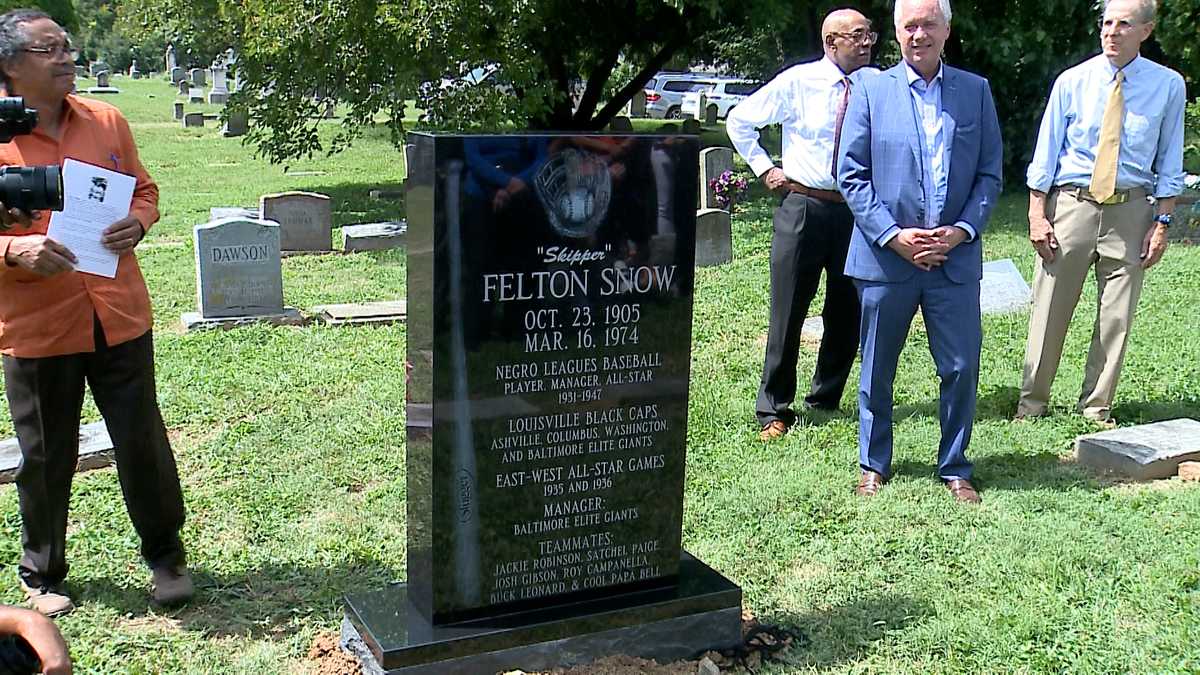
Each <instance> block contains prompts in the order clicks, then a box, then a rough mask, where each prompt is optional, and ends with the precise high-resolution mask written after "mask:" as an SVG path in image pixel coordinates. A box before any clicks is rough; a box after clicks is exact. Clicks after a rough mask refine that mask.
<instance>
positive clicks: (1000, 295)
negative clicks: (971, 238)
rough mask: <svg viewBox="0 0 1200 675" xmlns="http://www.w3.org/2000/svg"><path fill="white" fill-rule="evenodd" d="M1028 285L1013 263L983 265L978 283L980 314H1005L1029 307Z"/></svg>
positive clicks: (986, 263)
mask: <svg viewBox="0 0 1200 675" xmlns="http://www.w3.org/2000/svg"><path fill="white" fill-rule="evenodd" d="M1032 297H1033V296H1032V293H1031V291H1030V290H1029V284H1028V283H1026V282H1025V278H1024V277H1022V276H1021V272H1020V271H1019V270H1018V269H1017V266H1016V265H1015V264H1013V261H1012V260H1010V259H1008V258H1004V259H1003V260H992V261H989V262H985V263H984V264H983V278H982V279H980V281H979V311H980V313H982V314H1007V313H1009V312H1020V311H1022V310H1024V309H1027V308H1028V307H1029V303H1030V302H1031V300H1032Z"/></svg>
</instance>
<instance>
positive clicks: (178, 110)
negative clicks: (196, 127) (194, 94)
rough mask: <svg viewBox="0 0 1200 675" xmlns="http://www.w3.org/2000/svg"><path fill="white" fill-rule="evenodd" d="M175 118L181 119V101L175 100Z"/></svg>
mask: <svg viewBox="0 0 1200 675" xmlns="http://www.w3.org/2000/svg"><path fill="white" fill-rule="evenodd" d="M175 119H177V120H182V119H183V101H175Z"/></svg>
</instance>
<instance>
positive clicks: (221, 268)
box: [183, 218, 301, 330]
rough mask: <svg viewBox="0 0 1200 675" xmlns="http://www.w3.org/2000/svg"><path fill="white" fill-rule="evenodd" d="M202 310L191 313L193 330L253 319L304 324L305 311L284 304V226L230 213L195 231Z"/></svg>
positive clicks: (189, 322) (187, 324)
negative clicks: (302, 313) (281, 250)
mask: <svg viewBox="0 0 1200 675" xmlns="http://www.w3.org/2000/svg"><path fill="white" fill-rule="evenodd" d="M193 237H194V243H195V248H196V295H197V305H198V307H199V309H200V311H199V312H193V313H189V314H185V315H184V316H183V322H184V325H185V327H187V328H188V329H189V330H192V329H196V328H213V327H223V326H227V325H231V324H240V323H248V322H253V321H268V322H271V323H277V324H287V323H299V322H300V321H301V316H300V313H299V312H298V311H297V310H295V309H291V308H285V307H284V306H283V268H282V264H281V261H280V254H279V225H277V224H275V223H273V222H269V221H263V220H253V219H249V218H226V219H222V220H218V221H215V222H211V223H206V224H204V225H197V226H196V227H195V228H194V230H193Z"/></svg>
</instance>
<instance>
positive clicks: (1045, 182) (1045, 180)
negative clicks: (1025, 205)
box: [1025, 171, 1054, 192]
mask: <svg viewBox="0 0 1200 675" xmlns="http://www.w3.org/2000/svg"><path fill="white" fill-rule="evenodd" d="M1025 186H1026V187H1028V188H1029V189H1030V190H1034V191H1036V192H1049V191H1050V189H1051V188H1053V187H1054V176H1051V175H1048V174H1044V173H1041V172H1040V171H1039V172H1038V173H1037V174H1030V175H1029V177H1028V179H1027V180H1026V181H1025Z"/></svg>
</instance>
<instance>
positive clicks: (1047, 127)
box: [1017, 0, 1187, 426]
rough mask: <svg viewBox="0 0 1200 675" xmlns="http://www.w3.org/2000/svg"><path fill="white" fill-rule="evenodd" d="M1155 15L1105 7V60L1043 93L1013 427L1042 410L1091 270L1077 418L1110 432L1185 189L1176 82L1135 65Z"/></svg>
mask: <svg viewBox="0 0 1200 675" xmlns="http://www.w3.org/2000/svg"><path fill="white" fill-rule="evenodd" d="M1154 18H1155V3H1154V0H1110V1H1109V2H1106V3H1105V7H1104V15H1103V18H1102V19H1101V20H1100V44H1101V47H1102V48H1103V53H1101V54H1098V55H1096V56H1094V57H1092V58H1090V59H1088V60H1087V61H1084V62H1083V63H1081V64H1079V65H1077V66H1075V67H1073V68H1070V69H1068V70H1066V71H1065V72H1063V74H1062V75H1060V76H1059V78H1058V80H1057V81H1056V82H1055V83H1054V88H1053V89H1052V90H1051V92H1050V100H1049V102H1048V103H1047V104H1046V113H1045V115H1044V117H1043V118H1042V126H1041V129H1040V131H1039V132H1038V140H1037V146H1036V148H1035V149H1034V155H1033V161H1032V162H1030V164H1029V171H1028V174H1027V176H1026V178H1027V183H1028V185H1029V240H1030V242H1031V243H1032V244H1033V247H1034V249H1035V250H1036V251H1037V253H1038V256H1039V258H1038V260H1037V269H1036V272H1035V277H1034V283H1033V311H1032V313H1031V315H1030V318H1029V341H1028V343H1027V345H1026V350H1025V373H1024V378H1023V382H1022V384H1021V400H1020V402H1019V403H1018V405H1017V417H1018V418H1023V417H1032V416H1037V415H1043V414H1045V413H1046V411H1047V408H1048V407H1049V403H1050V387H1051V385H1052V384H1053V383H1054V376H1055V374H1056V373H1057V371H1058V363H1059V360H1060V359H1061V358H1062V351H1063V341H1064V339H1065V338H1066V335H1067V328H1068V326H1069V325H1070V323H1071V316H1072V314H1073V313H1074V311H1075V305H1076V304H1077V303H1078V302H1079V295H1080V292H1081V291H1082V290H1083V284H1084V282H1085V280H1086V279H1087V276H1088V273H1089V272H1090V271H1091V270H1092V269H1095V275H1096V289H1097V293H1096V294H1097V305H1098V311H1097V313H1096V319H1095V325H1094V326H1093V329H1092V344H1091V348H1090V349H1089V350H1088V356H1087V366H1086V368H1085V369H1084V375H1083V390H1082V392H1081V393H1080V397H1079V403H1078V409H1079V411H1080V412H1081V413H1082V414H1083V415H1084V416H1085V417H1088V418H1090V419H1092V420H1094V421H1096V422H1099V423H1101V424H1103V425H1105V426H1111V425H1112V424H1113V422H1112V419H1111V412H1110V408H1111V407H1112V402H1113V396H1114V394H1115V393H1116V388H1117V380H1118V378H1119V377H1120V375H1121V365H1122V362H1123V361H1124V359H1125V345H1126V342H1127V341H1128V339H1129V329H1130V326H1131V324H1132V322H1133V315H1134V310H1135V309H1136V308H1137V302H1138V297H1139V296H1140V294H1141V290H1142V280H1143V277H1144V275H1145V271H1146V270H1147V269H1149V268H1150V267H1152V266H1154V264H1155V263H1157V262H1158V261H1159V260H1160V259H1161V258H1162V255H1163V252H1164V251H1165V250H1166V247H1167V228H1168V227H1170V224H1171V213H1172V211H1174V209H1175V198H1176V196H1178V195H1179V193H1180V191H1181V190H1182V189H1183V176H1184V174H1183V110H1184V106H1185V103H1186V101H1187V96H1186V94H1185V92H1184V84H1183V78H1182V77H1181V76H1180V75H1179V73H1176V72H1175V71H1173V70H1170V69H1169V68H1165V67H1163V66H1160V65H1159V64H1157V63H1154V62H1153V61H1150V60H1149V59H1147V58H1145V57H1144V56H1139V51H1140V49H1141V44H1142V42H1144V41H1145V40H1146V38H1148V37H1150V33H1151V31H1153V30H1154ZM1148 197H1154V198H1155V202H1154V203H1153V204H1152V203H1151V202H1150V201H1148V199H1147V198H1148Z"/></svg>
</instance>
